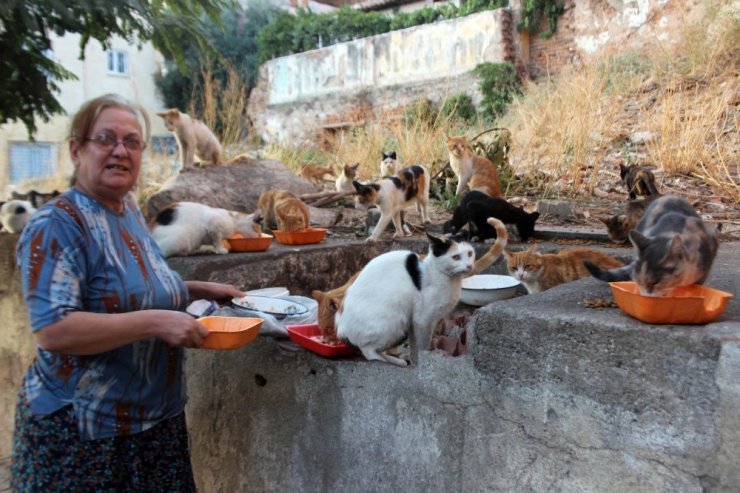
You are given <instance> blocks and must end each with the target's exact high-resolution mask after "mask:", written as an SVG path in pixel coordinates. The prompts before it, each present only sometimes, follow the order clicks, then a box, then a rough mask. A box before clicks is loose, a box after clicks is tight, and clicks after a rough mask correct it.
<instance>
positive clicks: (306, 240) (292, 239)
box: [272, 228, 328, 245]
mask: <svg viewBox="0 0 740 493" xmlns="http://www.w3.org/2000/svg"><path fill="white" fill-rule="evenodd" d="M327 231H328V230H327V229H326V228H306V229H302V230H301V231H294V232H292V233H287V232H285V231H280V230H279V229H273V230H272V234H273V235H275V240H276V241H277V242H278V243H282V244H283V245H310V244H313V243H319V242H320V241H321V240H323V239H324V237H325V236H326V233H327Z"/></svg>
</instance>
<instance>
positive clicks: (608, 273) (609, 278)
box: [583, 260, 633, 282]
mask: <svg viewBox="0 0 740 493" xmlns="http://www.w3.org/2000/svg"><path fill="white" fill-rule="evenodd" d="M583 264H584V265H585V266H586V269H588V271H589V272H590V273H591V275H592V276H594V277H595V278H596V279H599V280H601V281H605V282H617V281H629V280H630V279H632V268H633V265H632V264H628V265H625V266H622V267H618V268H616V269H609V270H606V269H602V268H601V267H599V266H598V265H596V264H594V263H593V262H589V261H588V260H586V261H584V262H583Z"/></svg>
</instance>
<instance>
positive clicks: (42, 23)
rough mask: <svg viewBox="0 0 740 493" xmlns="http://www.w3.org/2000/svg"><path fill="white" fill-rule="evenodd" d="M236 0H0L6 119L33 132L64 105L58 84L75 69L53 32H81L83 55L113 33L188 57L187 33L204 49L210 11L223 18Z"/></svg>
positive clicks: (1, 109) (1, 115) (0, 87)
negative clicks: (61, 58)
mask: <svg viewBox="0 0 740 493" xmlns="http://www.w3.org/2000/svg"><path fill="white" fill-rule="evenodd" d="M231 3H232V0H167V1H166V2H164V1H162V0H151V1H149V0H118V1H116V2H107V1H100V0H71V1H68V2H60V1H59V0H32V1H31V0H3V1H2V2H0V53H2V57H0V94H2V96H3V97H2V99H1V100H0V124H3V123H7V122H11V121H21V122H23V123H24V124H25V126H26V128H27V129H28V132H29V135H30V136H32V135H33V133H34V132H35V131H36V123H35V120H34V117H39V118H41V119H42V120H43V121H48V120H49V118H50V117H51V116H52V115H54V114H58V113H62V112H63V108H62V106H61V104H60V103H59V101H58V100H57V99H56V96H55V93H58V91H59V83H60V82H62V81H65V80H71V79H75V78H76V76H75V74H73V73H72V72H70V71H69V70H66V69H65V68H64V67H62V66H61V65H59V63H57V62H56V61H55V60H53V59H52V58H51V56H50V53H51V49H52V43H51V35H52V34H55V35H58V36H63V35H65V34H67V33H78V34H80V35H81V36H80V58H83V56H84V49H85V46H86V45H87V43H88V42H90V41H91V40H96V41H98V42H100V43H101V44H102V45H103V46H104V47H107V43H108V40H109V39H110V37H111V36H113V35H117V36H120V37H122V38H125V39H127V40H129V41H131V42H138V43H141V42H144V41H152V42H153V44H154V45H155V47H156V48H157V49H158V50H160V51H161V52H162V53H164V54H165V56H170V57H171V58H173V59H175V60H177V61H178V63H181V64H182V63H184V55H183V52H182V50H181V41H182V40H183V39H192V40H194V41H195V42H196V43H198V44H199V45H200V46H202V47H203V48H204V49H206V48H207V43H206V41H205V38H204V37H203V35H202V34H201V33H202V22H203V19H205V18H211V19H214V18H215V19H217V18H218V16H219V14H220V12H221V11H222V10H223V9H225V8H227V7H229V6H231Z"/></svg>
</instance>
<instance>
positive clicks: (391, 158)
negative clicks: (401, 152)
mask: <svg viewBox="0 0 740 493" xmlns="http://www.w3.org/2000/svg"><path fill="white" fill-rule="evenodd" d="M396 173H398V159H397V158H396V151H385V152H384V153H383V159H381V160H380V176H381V177H383V176H395V175H396Z"/></svg>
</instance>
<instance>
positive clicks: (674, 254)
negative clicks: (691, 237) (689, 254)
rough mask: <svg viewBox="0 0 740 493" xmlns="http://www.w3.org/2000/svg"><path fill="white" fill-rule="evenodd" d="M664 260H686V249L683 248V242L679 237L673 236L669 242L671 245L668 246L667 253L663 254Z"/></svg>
mask: <svg viewBox="0 0 740 493" xmlns="http://www.w3.org/2000/svg"><path fill="white" fill-rule="evenodd" d="M665 258H666V260H667V259H669V258H671V259H674V260H675V259H684V258H686V249H685V248H684V247H683V241H682V240H681V235H675V236H674V237H673V239H672V240H671V244H670V245H669V246H668V251H667V252H666V254H665Z"/></svg>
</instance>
